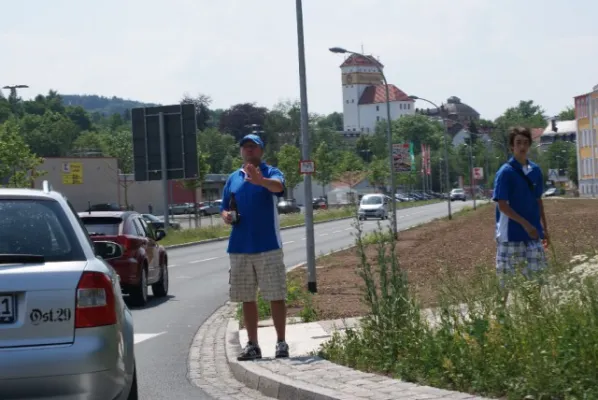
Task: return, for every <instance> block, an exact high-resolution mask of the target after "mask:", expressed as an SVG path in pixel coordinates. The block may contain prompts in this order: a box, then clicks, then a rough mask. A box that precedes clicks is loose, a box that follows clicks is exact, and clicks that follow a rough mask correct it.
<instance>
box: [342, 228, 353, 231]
mask: <svg viewBox="0 0 598 400" xmlns="http://www.w3.org/2000/svg"><path fill="white" fill-rule="evenodd" d="M351 229H353V228H345V229H344V230H345V231H350V230H351Z"/></svg>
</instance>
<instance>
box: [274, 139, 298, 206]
mask: <svg viewBox="0 0 598 400" xmlns="http://www.w3.org/2000/svg"><path fill="white" fill-rule="evenodd" d="M300 161H301V152H300V151H299V148H298V147H296V146H292V145H290V144H285V145H284V146H282V147H281V148H280V151H279V152H278V169H280V170H281V171H282V173H283V174H284V179H285V185H286V188H287V190H288V192H289V196H288V197H289V198H293V190H294V189H295V187H296V186H297V185H298V184H299V183H300V182H301V181H302V180H303V177H302V176H301V174H300V173H299V162H300Z"/></svg>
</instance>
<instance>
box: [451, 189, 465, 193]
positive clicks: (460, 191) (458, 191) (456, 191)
mask: <svg viewBox="0 0 598 400" xmlns="http://www.w3.org/2000/svg"><path fill="white" fill-rule="evenodd" d="M453 193H463V189H453Z"/></svg>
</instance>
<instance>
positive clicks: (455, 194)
mask: <svg viewBox="0 0 598 400" xmlns="http://www.w3.org/2000/svg"><path fill="white" fill-rule="evenodd" d="M455 200H461V201H465V200H467V195H466V194H465V190H463V189H461V188H456V189H453V190H451V201H455Z"/></svg>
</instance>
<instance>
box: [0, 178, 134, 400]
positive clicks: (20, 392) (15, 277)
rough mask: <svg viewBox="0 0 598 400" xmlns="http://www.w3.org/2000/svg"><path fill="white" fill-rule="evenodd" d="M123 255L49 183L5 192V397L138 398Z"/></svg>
mask: <svg viewBox="0 0 598 400" xmlns="http://www.w3.org/2000/svg"><path fill="white" fill-rule="evenodd" d="M122 252H123V249H122V247H121V246H120V245H119V244H117V243H115V242H113V241H100V242H95V243H94V242H91V241H90V240H89V236H88V235H87V232H86V231H85V229H84V228H83V225H82V224H81V221H80V219H79V218H78V217H77V213H76V211H75V209H74V208H73V206H72V205H71V204H70V202H68V200H66V199H65V198H64V197H63V196H62V195H61V194H60V193H57V192H55V191H52V190H51V188H50V185H49V184H48V183H47V182H44V183H43V189H42V190H34V189H0V398H2V399H25V398H26V399H33V398H35V399H82V398H85V399H117V400H126V399H129V400H132V399H137V398H138V394H137V373H136V368H135V351H134V326H133V316H132V314H131V311H130V310H129V309H128V308H127V306H126V304H125V303H124V300H123V297H122V292H121V287H120V283H119V280H118V276H117V274H116V272H115V271H114V269H113V268H112V267H111V266H110V265H109V264H108V262H109V261H110V260H111V259H113V258H115V257H119V256H120V255H121V254H122Z"/></svg>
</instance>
